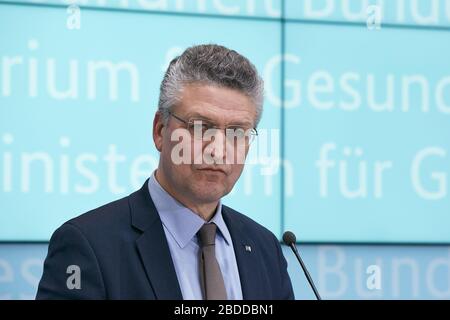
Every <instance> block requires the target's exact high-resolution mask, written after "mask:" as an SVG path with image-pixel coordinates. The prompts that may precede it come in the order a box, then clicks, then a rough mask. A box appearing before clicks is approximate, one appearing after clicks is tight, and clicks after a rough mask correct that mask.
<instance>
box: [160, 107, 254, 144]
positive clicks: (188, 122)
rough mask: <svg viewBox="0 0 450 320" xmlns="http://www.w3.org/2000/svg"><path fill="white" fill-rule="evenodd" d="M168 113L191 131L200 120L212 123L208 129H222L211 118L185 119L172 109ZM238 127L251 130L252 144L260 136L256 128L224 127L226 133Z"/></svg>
mask: <svg viewBox="0 0 450 320" xmlns="http://www.w3.org/2000/svg"><path fill="white" fill-rule="evenodd" d="M168 114H169V115H170V116H172V117H174V118H175V119H177V120H178V121H180V122H182V123H184V124H185V125H186V129H187V130H189V131H191V130H190V127H194V124H195V122H197V121H200V122H202V123H203V122H206V123H207V124H211V125H210V126H207V127H208V128H207V130H209V129H215V130H219V129H222V128H221V127H218V126H215V125H212V123H211V122H210V121H209V120H206V119H201V118H190V119H188V120H185V119H183V118H182V117H180V116H178V115H176V114H175V113H173V112H172V111H168ZM236 128H238V129H242V130H243V131H244V132H247V131H248V130H250V131H249V133H250V134H249V142H248V144H249V145H250V144H251V143H252V142H253V141H254V140H255V139H256V137H257V136H258V130H256V128H243V127H240V126H237V125H229V126H225V127H224V129H225V133H226V132H227V130H233V131H234V130H236Z"/></svg>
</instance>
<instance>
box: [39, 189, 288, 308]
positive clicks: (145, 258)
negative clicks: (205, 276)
mask: <svg viewBox="0 0 450 320" xmlns="http://www.w3.org/2000/svg"><path fill="white" fill-rule="evenodd" d="M147 183H148V180H147V181H146V182H145V184H144V185H143V187H142V188H141V189H140V190H138V191H136V192H134V193H132V194H131V195H129V196H128V197H125V198H123V199H120V200H117V201H114V202H111V203H109V204H106V205H104V206H102V207H99V208H97V209H94V210H92V211H90V212H87V213H85V214H83V215H81V216H79V217H77V218H75V219H72V220H70V221H68V222H66V223H65V224H63V225H62V226H61V227H60V228H58V229H57V230H56V231H55V233H54V234H53V236H52V238H51V240H50V244H49V248H48V255H47V258H46V259H45V263H44V273H43V276H42V279H41V281H40V283H39V288H38V292H37V296H36V298H37V299H183V297H182V294H181V290H180V286H179V284H178V280H177V275H176V273H175V268H174V265H173V262H172V258H171V255H170V251H169V247H168V244H167V240H166V237H165V233H164V230H163V226H162V223H161V220H160V218H159V214H158V212H157V210H156V208H155V206H154V204H153V201H152V198H151V196H150V194H149V192H148V188H147ZM222 213H223V217H224V220H225V223H226V224H227V227H228V229H229V231H230V234H231V238H232V239H233V245H234V250H235V254H236V260H237V265H238V269H239V276H240V279H241V286H242V293H243V298H244V299H255V300H256V299H293V298H294V293H293V291H292V285H291V281H290V279H289V275H288V273H287V263H286V260H285V259H284V257H283V254H282V252H281V247H280V244H279V242H278V240H277V239H276V237H275V236H274V235H273V234H272V233H271V232H270V231H269V230H267V229H265V228H264V227H262V226H261V225H259V224H257V223H256V222H254V221H253V220H251V219H250V218H248V217H246V216H244V215H242V214H240V213H238V212H236V211H234V210H233V209H231V208H228V207H226V206H223V210H222ZM245 246H251V251H248V250H246V248H245ZM71 265H76V266H79V268H80V273H79V275H80V278H79V279H80V282H79V283H80V285H81V288H80V289H77V288H73V286H72V287H71V288H73V289H69V288H68V286H67V282H69V284H70V283H71V284H74V283H76V282H75V280H74V278H73V277H71V276H75V275H76V272H75V273H74V271H73V270H70V269H69V272H68V270H67V268H68V267H69V266H71ZM192 276H193V277H194V276H196V275H192ZM68 279H69V280H68ZM69 287H70V286H69Z"/></svg>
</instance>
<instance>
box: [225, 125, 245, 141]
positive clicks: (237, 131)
mask: <svg viewBox="0 0 450 320" xmlns="http://www.w3.org/2000/svg"><path fill="white" fill-rule="evenodd" d="M228 130H230V134H232V135H234V136H235V137H236V138H238V139H240V138H244V137H245V129H244V128H242V127H229V128H228Z"/></svg>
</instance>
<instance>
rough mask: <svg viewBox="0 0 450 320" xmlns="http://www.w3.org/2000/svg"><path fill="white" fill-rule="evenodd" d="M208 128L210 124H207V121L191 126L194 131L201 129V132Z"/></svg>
mask: <svg viewBox="0 0 450 320" xmlns="http://www.w3.org/2000/svg"><path fill="white" fill-rule="evenodd" d="M209 128H211V126H210V125H209V124H207V123H204V122H202V123H200V122H199V123H195V124H194V126H193V129H194V130H195V131H201V132H203V133H204V132H206V131H207V130H208V129H209Z"/></svg>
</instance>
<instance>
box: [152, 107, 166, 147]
mask: <svg viewBox="0 0 450 320" xmlns="http://www.w3.org/2000/svg"><path fill="white" fill-rule="evenodd" d="M163 129H164V120H163V117H162V114H161V112H159V111H157V112H156V113H155V118H154V119H153V142H154V143H155V147H156V149H157V150H158V151H159V152H161V150H162V145H163V131H164V130H163Z"/></svg>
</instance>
